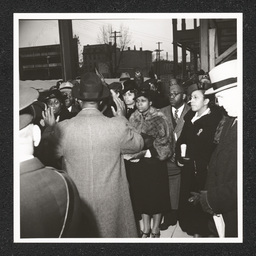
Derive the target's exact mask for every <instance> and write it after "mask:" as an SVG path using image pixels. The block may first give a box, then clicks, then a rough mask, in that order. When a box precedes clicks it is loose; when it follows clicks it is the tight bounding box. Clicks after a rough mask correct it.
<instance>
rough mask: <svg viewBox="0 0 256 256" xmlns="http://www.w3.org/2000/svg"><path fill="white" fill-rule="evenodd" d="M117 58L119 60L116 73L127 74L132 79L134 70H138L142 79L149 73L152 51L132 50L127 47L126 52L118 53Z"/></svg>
mask: <svg viewBox="0 0 256 256" xmlns="http://www.w3.org/2000/svg"><path fill="white" fill-rule="evenodd" d="M117 56H118V58H117V59H120V62H119V65H118V69H117V73H118V74H119V75H120V74H121V73H122V72H128V73H129V74H130V76H131V77H134V72H135V69H136V68H139V69H140V70H141V72H142V74H143V76H144V77H148V76H149V71H150V70H151V68H152V51H148V50H145V51H143V50H142V48H140V49H139V50H136V48H135V47H134V49H133V50H131V49H130V47H128V50H126V51H123V52H120V51H119V52H118V55H117Z"/></svg>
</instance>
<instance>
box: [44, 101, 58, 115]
mask: <svg viewBox="0 0 256 256" xmlns="http://www.w3.org/2000/svg"><path fill="white" fill-rule="evenodd" d="M47 106H48V107H49V108H53V113H54V114H55V115H57V114H59V113H60V110H61V102H60V101H59V100H58V99H57V98H52V99H49V100H47Z"/></svg>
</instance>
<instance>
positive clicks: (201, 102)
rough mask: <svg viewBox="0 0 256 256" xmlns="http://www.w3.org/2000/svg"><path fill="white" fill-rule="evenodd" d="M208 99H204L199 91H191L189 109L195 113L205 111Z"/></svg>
mask: <svg viewBox="0 0 256 256" xmlns="http://www.w3.org/2000/svg"><path fill="white" fill-rule="evenodd" d="M208 103H209V99H205V98H204V94H203V92H202V91H201V90H196V91H193V92H192V94H191V99H190V104H191V109H192V110H193V111H195V112H200V110H201V111H202V110H205V109H206V108H207V106H208Z"/></svg>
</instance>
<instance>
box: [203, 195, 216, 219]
mask: <svg viewBox="0 0 256 256" xmlns="http://www.w3.org/2000/svg"><path fill="white" fill-rule="evenodd" d="M200 204H201V206H202V209H203V211H204V212H207V213H209V214H211V215H213V214H214V212H213V210H212V208H211V206H210V204H209V202H208V198H207V191H200Z"/></svg>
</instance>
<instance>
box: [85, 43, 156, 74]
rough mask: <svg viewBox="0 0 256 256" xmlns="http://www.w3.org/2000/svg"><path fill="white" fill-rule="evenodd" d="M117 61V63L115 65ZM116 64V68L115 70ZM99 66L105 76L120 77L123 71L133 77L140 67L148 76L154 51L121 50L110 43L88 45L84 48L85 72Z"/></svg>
mask: <svg viewBox="0 0 256 256" xmlns="http://www.w3.org/2000/svg"><path fill="white" fill-rule="evenodd" d="M115 62H116V65H115ZM115 66H116V70H115ZM95 67H97V68H98V70H99V71H100V73H101V74H103V76H104V77H106V78H109V77H114V73H116V77H119V76H120V74H121V73H122V72H128V73H129V74H130V75H131V77H133V76H134V71H135V69H136V68H139V69H140V70H141V71H142V73H143V75H144V76H145V77H146V76H148V73H149V71H150V69H151V67H152V52H151V51H143V50H142V48H140V50H136V49H135V48H134V50H131V49H130V47H129V48H128V50H126V51H120V48H116V56H115V48H114V46H113V45H111V43H110V44H97V45H86V46H84V48H83V72H88V71H94V69H95Z"/></svg>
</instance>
